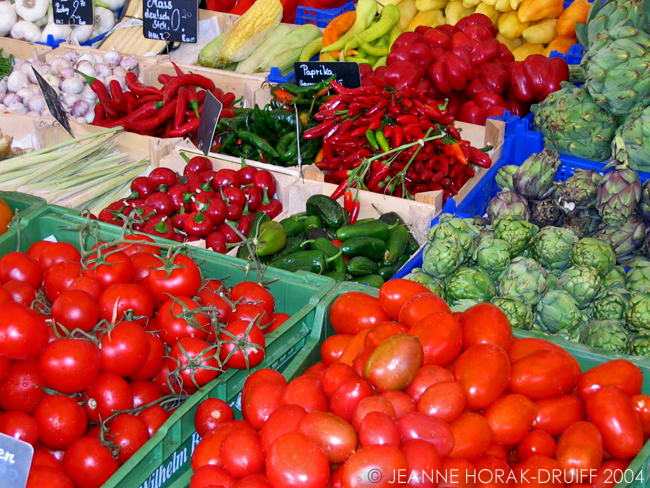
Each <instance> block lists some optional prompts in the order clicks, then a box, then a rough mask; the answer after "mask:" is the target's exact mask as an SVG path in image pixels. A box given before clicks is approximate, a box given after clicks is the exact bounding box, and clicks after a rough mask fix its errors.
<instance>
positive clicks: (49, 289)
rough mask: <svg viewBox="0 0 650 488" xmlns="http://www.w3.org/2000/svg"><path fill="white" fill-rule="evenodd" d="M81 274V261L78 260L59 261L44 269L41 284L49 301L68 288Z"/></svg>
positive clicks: (52, 300)
mask: <svg viewBox="0 0 650 488" xmlns="http://www.w3.org/2000/svg"><path fill="white" fill-rule="evenodd" d="M80 275H81V263H80V262H79V261H61V262H59V263H56V264H54V265H53V266H52V267H51V268H49V269H48V270H47V271H45V276H44V279H43V286H44V288H45V294H46V296H47V299H48V300H49V301H50V302H54V300H56V299H57V297H58V296H59V295H60V294H61V293H63V292H64V291H66V290H69V289H70V286H71V285H72V283H74V281H75V280H77V279H78V278H79V276H80Z"/></svg>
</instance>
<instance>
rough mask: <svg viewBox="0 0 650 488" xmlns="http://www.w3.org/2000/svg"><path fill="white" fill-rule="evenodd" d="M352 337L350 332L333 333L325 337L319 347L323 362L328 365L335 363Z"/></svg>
mask: <svg viewBox="0 0 650 488" xmlns="http://www.w3.org/2000/svg"><path fill="white" fill-rule="evenodd" d="M353 337H354V336H353V335H352V334H334V335H332V336H329V337H328V338H327V339H325V341H324V342H323V344H322V345H321V347H320V355H321V358H322V359H323V362H324V363H325V364H326V365H328V366H329V365H331V364H334V363H336V362H337V361H338V360H339V359H340V358H341V356H342V355H343V351H345V348H346V347H347V346H348V344H350V341H351V340H352V338H353Z"/></svg>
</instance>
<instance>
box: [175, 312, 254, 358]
mask: <svg viewBox="0 0 650 488" xmlns="http://www.w3.org/2000/svg"><path fill="white" fill-rule="evenodd" d="M219 339H220V341H221V349H220V351H219V358H220V359H221V363H222V365H223V366H225V367H228V368H235V369H248V368H252V367H255V366H257V365H258V364H260V363H261V362H262V360H263V359H264V355H265V353H266V339H265V338H264V332H262V329H260V328H259V326H257V325H255V324H254V323H251V322H247V321H244V320H236V321H234V322H231V323H230V324H228V325H227V326H226V327H225V328H224V329H223V330H222V331H221V333H220V334H219ZM163 340H164V339H163Z"/></svg>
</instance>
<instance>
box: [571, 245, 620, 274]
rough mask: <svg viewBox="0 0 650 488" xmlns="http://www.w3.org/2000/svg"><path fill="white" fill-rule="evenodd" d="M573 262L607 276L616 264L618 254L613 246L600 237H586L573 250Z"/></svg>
mask: <svg viewBox="0 0 650 488" xmlns="http://www.w3.org/2000/svg"><path fill="white" fill-rule="evenodd" d="M571 263H573V264H574V265H576V266H581V265H582V266H587V267H590V268H595V269H597V270H598V274H600V276H606V275H607V273H609V272H610V271H611V270H612V268H613V267H614V266H615V265H616V254H614V250H613V249H612V246H610V245H609V244H607V243H606V242H604V241H601V240H599V239H594V238H592V237H584V238H582V239H580V240H579V241H578V242H577V243H576V245H575V246H573V250H572V251H571Z"/></svg>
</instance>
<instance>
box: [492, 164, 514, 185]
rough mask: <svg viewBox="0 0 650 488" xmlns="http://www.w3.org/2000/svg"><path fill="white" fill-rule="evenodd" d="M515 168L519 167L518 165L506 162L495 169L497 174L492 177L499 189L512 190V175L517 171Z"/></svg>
mask: <svg viewBox="0 0 650 488" xmlns="http://www.w3.org/2000/svg"><path fill="white" fill-rule="evenodd" d="M517 169H519V166H516V165H514V164H508V165H506V166H502V167H501V168H499V171H497V174H496V176H495V177H494V181H495V182H496V184H497V186H498V187H499V189H501V190H505V189H506V188H507V189H510V190H512V189H513V188H514V186H513V184H512V177H513V176H514V174H515V173H516V172H517Z"/></svg>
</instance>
